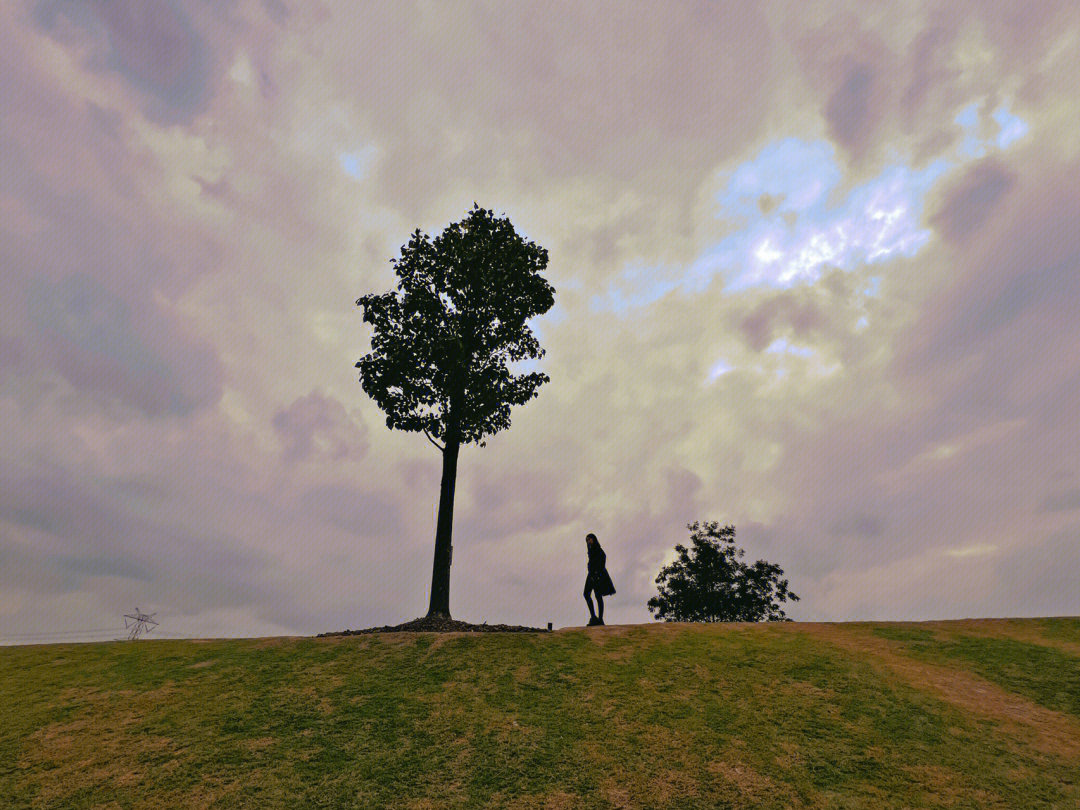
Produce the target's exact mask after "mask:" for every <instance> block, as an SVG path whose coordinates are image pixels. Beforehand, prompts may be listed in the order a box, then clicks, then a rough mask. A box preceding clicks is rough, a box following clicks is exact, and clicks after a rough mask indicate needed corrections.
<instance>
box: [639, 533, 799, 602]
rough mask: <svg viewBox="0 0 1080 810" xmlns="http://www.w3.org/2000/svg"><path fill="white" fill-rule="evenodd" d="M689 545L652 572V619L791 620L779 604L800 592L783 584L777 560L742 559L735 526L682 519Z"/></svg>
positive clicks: (678, 545)
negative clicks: (656, 588)
mask: <svg viewBox="0 0 1080 810" xmlns="http://www.w3.org/2000/svg"><path fill="white" fill-rule="evenodd" d="M687 528H688V529H689V530H690V540H691V542H692V544H693V547H692V548H691V549H687V548H686V546H684V545H682V544H681V543H679V544H677V545H676V546H675V551H676V552H677V553H678V555H679V556H678V558H677V559H676V560H675V562H673V563H672V564H671V565H667V566H665V567H664V568H662V569H661V570H660V574H659V576H657V577H656V583H657V585H659V586H660V587H659V591H660V592H659V594H658V595H657V596H654V597H653V598H652V599H650V600H649V602H648V607H649V611H650V612H651V613H655V614H656V618H657V619H663V620H664V621H675V622H760V621H790V619H788V618H787V617H786V616H785V615H784V611H783V609H781V607H780V604H781V603H782V602H784V601H786V600H788V599H790V600H792V601H794V602H797V601H799V597H798V596H796V595H795V594H794V593H791V592H790V591H789V590H788V581H787V580H786V579H780V577H782V576H783V575H784V572H783V570H782V569H781V568H780V566H778V565H773V564H772V563H768V562H765V561H764V560H758V561H757V562H756V563H754V564H753V565H747V564H746V563H744V562H742V560H741V559H740V558H741V557H743V556H744V555H745V554H746V552H745V551H744V550H743V549H741V548H738V547H737V546H736V545H735V527H734V526H730V525H729V526H724V527H721V526H720V524H719V523H718V522H716V521H715V520H714V521H706V522H705V523H704V524H702V523H698V522H695V523H691V524H688V525H687Z"/></svg>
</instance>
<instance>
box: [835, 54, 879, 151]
mask: <svg viewBox="0 0 1080 810" xmlns="http://www.w3.org/2000/svg"><path fill="white" fill-rule="evenodd" d="M874 83H875V77H874V70H873V68H871V67H870V66H869V65H864V64H856V65H852V66H851V67H850V68H848V69H847V70H846V71H845V72H844V78H843V82H842V83H841V85H840V86H839V87H838V88H836V90H835V91H834V92H833V94H832V95H831V96H830V97H829V103H828V104H827V105H826V107H825V117H826V119H827V120H828V122H829V131H830V133H831V134H832V136H833V139H834V140H835V141H837V142H838V143H840V144H842V145H844V146H846V147H848V148H849V149H852V148H855V147H858V146H860V145H861V143H862V141H863V139H864V138H865V137H866V136H867V134H868V132H869V130H870V128H871V126H872V125H873V118H872V109H871V103H872V101H873V93H874Z"/></svg>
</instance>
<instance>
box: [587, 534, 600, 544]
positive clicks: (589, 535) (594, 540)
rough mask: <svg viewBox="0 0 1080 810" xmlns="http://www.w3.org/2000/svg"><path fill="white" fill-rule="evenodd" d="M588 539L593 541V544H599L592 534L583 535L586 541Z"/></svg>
mask: <svg viewBox="0 0 1080 810" xmlns="http://www.w3.org/2000/svg"><path fill="white" fill-rule="evenodd" d="M590 537H591V538H592V539H593V542H594V543H599V542H600V541H599V540H597V539H596V535H595V534H593V533H592V532H589V533H588V534H587V535H585V539H586V540H588V539H589V538H590Z"/></svg>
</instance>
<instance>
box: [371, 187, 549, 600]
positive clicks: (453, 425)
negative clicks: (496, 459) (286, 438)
mask: <svg viewBox="0 0 1080 810" xmlns="http://www.w3.org/2000/svg"><path fill="white" fill-rule="evenodd" d="M547 261H548V254H547V251H546V250H545V249H544V248H542V247H538V246H537V245H535V244H534V243H532V242H527V241H525V240H524V239H523V238H522V237H521V236H519V235H518V234H517V232H516V231H515V230H514V227H513V225H511V224H510V220H509V219H506V218H505V217H502V218H499V217H495V216H494V215H493V214H492V213H491V212H490V211H487V210H485V209H483V208H480V207H479V206H478V205H476V204H475V203H474V204H473V208H472V210H471V211H469V212H468V214H467V215H466V217H465V218H464V219H463V220H461V221H460V222H455V223H452V224H450V225H448V226H447V227H446V228H445V229H444V230H443V232H442V234H440V235H439V236H437V237H435V238H434V239H431V238H430V237H428V236H427V235H426V234H423V233H421V232H420V230H419V229H417V230H416V231H415V232H414V233H413V235H412V237H411V238H410V240H409V242H408V244H406V245H404V246H403V247H402V248H401V256H400V258H397V259H391V264H393V265H394V271H395V272H396V273H397V276H398V279H399V282H398V286H397V290H391V291H390V292H387V293H383V294H381V295H380V294H371V295H365V296H362V297H361V298H358V299H357V301H356V303H357V305H358V306H360V307H362V308H363V311H364V321H365V322H366V323H370V324H371V325H372V326H373V327H374V332H373V334H372V337H371V352H370V353H369V354H367V355H365V356H364V357H363V358H361V359H360V361H359V362H358V363H357V364H356V367H357V368H359V369H360V383H361V384H362V385H363V387H364V391H365V392H366V393H367V394H368V395H369V396H370V397H371V398H372V399H374V400H375V402H376V403H378V405H379V407H380V408H382V409H383V410H384V411H385V412H386V426H387V427H389V428H391V429H395V428H396V429H399V430H409V431H423V433H424V434H425V435H426V436H427V438H428V441H430V442H431V443H432V444H433V445H435V447H437V448H438V449H439V451H440V452H441V453H442V462H443V463H442V486H441V488H440V492H439V516H438V522H437V527H436V530H435V561H434V565H433V569H432V576H431V602H430V604H429V607H428V613H427V615H428V616H437V617H445V618H449V617H450V559H451V542H450V538H451V531H452V527H453V515H454V483H455V481H456V478H457V460H458V451H459V448H460V446H461V445H462V444H467V443H469V442H476V443H479V445H480V446H481V447H483V446H484V444H485V442H484V441H483V438H484V437H485V436H488V435H491V434H494V433H496V432H498V431H500V430H502V429H503V428H507V427H509V426H510V406H511V405H521V404H523V403H525V402H527V401H528V400H529V399H531V398H532V397H534V396H536V395H537V389H538V388H539V387H540V385H541V384H543V383H545V382H548V381H549V379H550V378H549V377H548V376H547V375H546V374H542V373H539V372H532V373H529V374H512V373H511V371H510V367H509V364H510V363H513V362H516V361H520V360H525V359H536V358H540V357H543V356H544V350H543V349H541V348H540V344H539V343H538V341H537V340H536V337H535V336H534V335H533V333H532V330H531V329H529V327H528V326H526V321H527V320H528V319H529V318H531V317H533V316H535V315H540V314H543V313H545V312H547V311H548V310H549V309H550V308H551V306H552V305H553V304H554V302H555V297H554V296H555V290H554V288H552V287H551V285H550V284H548V283H547V281H545V280H544V279H543V278H542V277H541V276H540V272H541V271H542V270H544V269H545V268H546V267H547ZM440 441H441V442H442V444H440V443H439V442H440Z"/></svg>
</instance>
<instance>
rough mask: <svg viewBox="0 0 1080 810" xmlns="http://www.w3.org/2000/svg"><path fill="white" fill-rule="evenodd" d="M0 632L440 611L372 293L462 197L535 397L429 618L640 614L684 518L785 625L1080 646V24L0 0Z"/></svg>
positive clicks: (475, 503)
mask: <svg viewBox="0 0 1080 810" xmlns="http://www.w3.org/2000/svg"><path fill="white" fill-rule="evenodd" d="M0 64H2V70H3V75H4V77H5V78H4V81H3V82H2V83H0V110H2V119H0V166H2V169H0V230H2V240H0V255H2V264H0V274H2V275H0V301H2V307H3V317H2V319H0V419H2V425H3V430H2V431H0V643H19V642H23V643H25V642H32V641H42V640H63V639H75V640H90V639H98V638H112V637H116V635H117V630H116V628H121V629H122V626H123V620H122V616H123V614H125V613H130V612H132V611H133V610H134V609H135V608H136V607H139V608H140V609H142V610H143V611H144V612H154V613H155V616H156V619H157V620H158V621H159V622H160V624H159V627H158V629H157V630H156V631H154V632H156V633H157V634H158V635H163V636H168V635H173V636H197V637H211V636H214V637H217V636H264V635H283V634H289V635H294V634H295V635H302V634H313V633H318V632H325V631H333V630H341V629H345V628H361V627H369V626H374V625H382V624H397V623H399V622H403V621H407V620H409V619H412V618H415V617H417V616H422V615H424V613H426V611H427V606H428V599H429V595H430V586H431V573H432V560H433V552H434V535H435V514H436V509H437V505H438V494H439V479H440V474H441V456H440V454H439V452H438V451H437V450H436V449H435V448H434V447H432V445H431V444H430V443H428V441H427V440H426V439H425V438H424V436H423V434H417V433H404V432H399V431H391V430H389V429H387V428H386V426H385V416H384V414H383V413H382V412H381V411H379V409H378V407H377V406H376V405H375V404H374V402H373V401H371V400H370V399H369V398H368V397H367V396H366V395H365V394H364V392H363V390H362V388H361V386H360V384H359V381H358V372H357V369H356V368H355V367H354V364H355V363H356V361H357V360H358V359H359V358H360V357H361V356H363V355H364V354H365V353H366V352H367V351H368V349H369V341H370V336H371V335H370V331H369V329H370V327H368V326H367V325H365V324H364V323H363V321H362V313H361V310H360V309H359V308H358V307H357V306H356V303H355V302H356V299H357V298H358V297H359V296H361V295H364V294H366V293H369V292H382V291H385V290H389V289H391V288H393V287H394V286H395V284H396V279H395V276H394V274H393V267H392V265H391V263H390V260H391V259H392V258H393V257H395V256H396V255H398V252H399V250H400V248H401V246H402V245H403V244H404V243H405V242H406V241H407V240H408V238H409V235H410V234H411V233H412V232H413V231H414V230H415V229H417V228H419V229H421V230H422V231H424V232H425V233H428V234H430V235H432V236H434V235H437V234H438V233H439V232H441V230H442V229H443V228H444V227H446V226H447V225H448V224H449V223H451V222H456V221H458V220H460V219H462V218H463V217H464V216H465V214H466V213H467V211H468V210H469V209H470V208H471V207H472V206H473V204H474V203H478V204H479V205H480V206H482V207H485V208H488V209H491V210H493V211H495V212H496V213H497V214H498V215H505V216H507V217H508V218H509V219H510V220H511V222H512V223H513V225H514V227H515V228H516V229H517V231H518V233H520V234H522V235H523V236H524V237H525V238H527V239H529V240H531V241H534V242H536V243H537V244H539V245H541V246H543V247H544V248H546V249H547V251H548V253H549V263H548V266H547V269H546V271H545V277H546V278H547V280H548V281H549V282H550V283H551V284H552V286H553V287H554V288H555V291H556V293H555V305H554V307H553V308H552V309H551V310H550V311H549V312H548V313H547V314H545V315H543V316H540V317H538V318H536V319H535V320H534V321H533V322H532V324H531V325H532V327H533V329H534V331H535V333H536V334H537V336H538V337H539V339H540V341H541V344H542V346H543V347H544V348H545V349H546V355H545V356H544V358H543V359H542V360H540V361H539V363H538V364H537V366H538V367H539V368H540V369H541V370H543V371H544V372H545V373H547V374H548V375H549V376H550V378H551V381H550V382H549V383H548V384H546V385H544V386H543V387H542V388H541V389H540V392H539V396H538V397H537V398H536V399H534V400H532V401H531V402H529V403H527V404H526V405H524V406H521V407H517V408H515V409H514V410H513V412H512V426H511V427H510V429H509V430H506V431H503V432H500V433H498V434H496V435H495V436H493V437H491V438H489V440H488V442H487V446H486V447H484V448H479V447H477V446H475V445H469V446H466V447H465V448H463V450H462V453H461V457H460V461H459V466H458V478H457V499H456V508H455V514H454V534H453V538H454V555H453V567H452V570H451V578H450V608H451V613H452V615H453V616H454V617H455V618H457V619H463V620H465V621H470V622H483V621H486V622H488V623H509V624H526V625H529V626H535V627H543V626H546V623H547V622H552V623H553V625H554V626H555V627H562V626H568V625H580V624H584V623H585V620H586V619H587V618H588V614H587V609H586V606H585V604H584V600H583V599H582V595H581V592H582V586H583V584H584V579H585V571H586V551H585V543H584V536H585V534H586V533H587V532H594V533H596V534H597V536H598V537H599V539H600V542H601V544H602V546H603V547H604V549H605V551H606V552H607V562H608V570H609V572H610V574H611V576H612V579H613V580H614V583H615V586H616V588H617V593H616V595H614V596H612V597H609V598H608V599H607V600H606V609H605V620H606V621H607V623H609V624H622V623H641V622H650V621H653V617H652V615H651V614H650V613H649V611H648V609H647V607H646V603H647V601H648V599H649V598H650V597H652V596H654V595H655V594H656V591H657V586H656V582H655V580H656V576H657V574H658V572H659V570H660V568H661V566H662V565H664V564H665V563H666V562H669V561H670V560H671V559H672V558H673V549H674V546H675V544H676V543H684V544H686V543H688V541H689V532H688V530H687V524H689V523H692V522H694V521H706V520H716V521H719V522H720V523H721V524H729V523H730V524H733V525H735V527H736V531H737V534H736V541H737V544H738V545H739V546H740V547H742V548H744V549H745V550H746V557H745V558H744V559H745V560H746V561H748V562H749V561H753V560H757V559H766V560H768V561H770V562H772V563H775V564H778V565H780V566H781V567H782V568H783V570H784V573H785V576H786V578H787V579H788V580H789V584H790V588H791V590H792V591H794V592H795V593H796V594H797V595H798V596H799V597H800V600H799V601H798V602H789V603H787V604H786V606H785V607H786V610H787V613H788V615H789V616H790V617H791V618H793V619H795V620H801V621H851V620H924V619H949V618H962V617H990V616H994V617H998V616H1055V615H1080V419H1078V418H1077V414H1078V413H1080V318H1078V317H1077V314H1078V312H1080V307H1078V303H1080V227H1078V223H1077V212H1078V210H1080V126H1078V122H1080V91H1078V84H1077V79H1076V76H1077V75H1078V73H1080V6H1077V4H1075V3H1073V2H1061V3H1052V2H1046V3H1037V4H1026V5H1023V6H1021V5H1018V4H1016V3H1011V2H1000V3H996V2H977V3H966V2H954V3H948V4H941V3H923V4H919V3H895V4H881V5H874V6H873V7H872V8H870V9H868V8H866V7H865V4H862V3H850V4H847V5H845V4H842V3H834V2H828V3H804V2H797V3H795V2H789V3H761V4H746V3H688V2H687V3H682V2H673V3H662V4H661V3H631V2H616V3H589V4H575V3H545V4H534V3H528V4H526V3H483V2H475V3H449V2H447V3H442V2H440V3H427V2H424V3H416V4H413V3H406V2H400V3H397V2H395V3H345V2H341V3H330V4H324V3H313V2H296V3H292V2H284V1H283V0H266V2H255V0H244V1H238V2H225V3H209V2H207V3H203V2H149V0H146V1H143V2H130V3H127V2H87V3H66V2H57V1H54V0H42V1H41V2H12V3H3V4H0Z"/></svg>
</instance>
